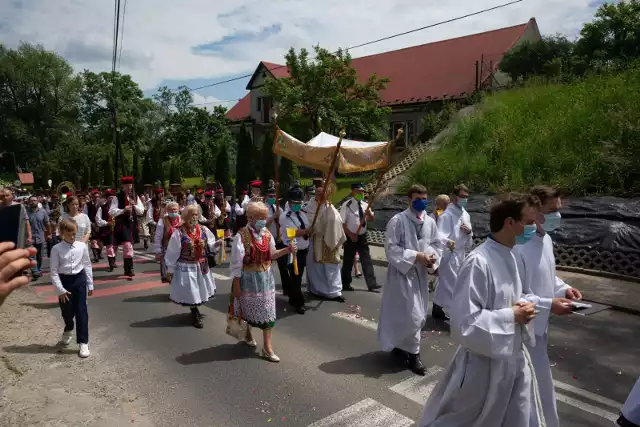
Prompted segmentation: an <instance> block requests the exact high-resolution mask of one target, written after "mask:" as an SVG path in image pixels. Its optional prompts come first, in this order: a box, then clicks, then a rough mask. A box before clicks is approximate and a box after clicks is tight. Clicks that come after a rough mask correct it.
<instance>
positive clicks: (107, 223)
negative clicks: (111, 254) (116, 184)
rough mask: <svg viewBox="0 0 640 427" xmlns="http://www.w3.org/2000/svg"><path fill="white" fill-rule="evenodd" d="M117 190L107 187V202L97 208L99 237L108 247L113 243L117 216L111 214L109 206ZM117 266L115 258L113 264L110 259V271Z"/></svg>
mask: <svg viewBox="0 0 640 427" xmlns="http://www.w3.org/2000/svg"><path fill="white" fill-rule="evenodd" d="M115 195H116V192H115V191H114V190H112V189H107V190H105V192H104V197H105V202H104V203H102V204H101V205H100V206H98V209H97V210H96V216H95V220H96V225H97V226H98V237H99V239H100V242H101V243H102V246H103V247H106V248H108V247H109V246H111V245H113V240H114V239H113V231H114V228H115V225H116V224H115V218H113V217H112V216H111V215H110V214H109V208H110V207H111V202H112V201H113V199H115ZM114 268H115V259H114V260H113V265H112V262H111V260H109V271H113V269H114Z"/></svg>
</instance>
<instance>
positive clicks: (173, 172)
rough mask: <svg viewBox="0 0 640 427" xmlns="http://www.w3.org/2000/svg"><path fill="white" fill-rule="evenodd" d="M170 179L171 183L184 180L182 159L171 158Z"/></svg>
mask: <svg viewBox="0 0 640 427" xmlns="http://www.w3.org/2000/svg"><path fill="white" fill-rule="evenodd" d="M169 181H170V183H171V184H179V183H181V182H182V173H181V170H180V160H179V159H177V158H172V159H170V160H169Z"/></svg>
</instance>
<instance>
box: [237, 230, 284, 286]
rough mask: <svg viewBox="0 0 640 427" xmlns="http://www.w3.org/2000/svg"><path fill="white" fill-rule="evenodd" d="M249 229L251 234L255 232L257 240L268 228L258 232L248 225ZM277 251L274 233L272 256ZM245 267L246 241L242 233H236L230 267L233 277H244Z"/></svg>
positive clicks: (270, 243) (271, 244)
mask: <svg viewBox="0 0 640 427" xmlns="http://www.w3.org/2000/svg"><path fill="white" fill-rule="evenodd" d="M247 230H249V231H250V232H251V234H253V237H254V238H255V239H256V240H261V239H262V236H263V235H264V233H265V231H267V230H266V229H264V228H263V229H262V230H260V232H259V233H258V232H256V231H255V230H254V229H253V228H251V227H250V226H247ZM276 251H277V250H276V240H275V238H274V237H273V235H272V236H271V240H270V241H269V252H270V254H271V257H272V258H273V256H274V255H275V253H276ZM243 267H244V242H243V241H242V235H241V234H240V233H236V235H235V236H233V243H232V244H231V262H230V265H229V269H230V270H231V277H234V278H235V277H238V278H240V277H242V269H243ZM267 271H269V272H270V271H271V267H269V269H268V270H267Z"/></svg>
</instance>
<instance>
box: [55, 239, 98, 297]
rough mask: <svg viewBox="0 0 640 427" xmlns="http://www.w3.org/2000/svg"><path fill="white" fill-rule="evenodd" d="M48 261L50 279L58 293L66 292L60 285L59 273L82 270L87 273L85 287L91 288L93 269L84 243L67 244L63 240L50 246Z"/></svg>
mask: <svg viewBox="0 0 640 427" xmlns="http://www.w3.org/2000/svg"><path fill="white" fill-rule="evenodd" d="M49 263H50V264H49V265H50V267H49V268H50V269H51V281H52V282H53V285H54V286H55V287H56V292H57V293H58V295H63V294H65V293H67V290H66V289H65V288H64V286H62V281H61V280H60V275H61V274H66V275H75V274H79V273H81V272H82V271H83V270H84V272H85V274H86V275H87V289H88V290H90V291H92V290H93V269H92V267H91V260H90V259H89V251H88V249H87V245H86V243H84V242H73V244H69V243H67V242H65V241H64V240H63V241H62V242H60V243H58V244H57V245H55V246H54V247H53V248H51V259H50V261H49Z"/></svg>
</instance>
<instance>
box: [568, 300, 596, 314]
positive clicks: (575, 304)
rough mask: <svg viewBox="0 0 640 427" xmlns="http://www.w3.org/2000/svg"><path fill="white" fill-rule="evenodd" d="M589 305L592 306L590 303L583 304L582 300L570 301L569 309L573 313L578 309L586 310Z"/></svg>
mask: <svg viewBox="0 0 640 427" xmlns="http://www.w3.org/2000/svg"><path fill="white" fill-rule="evenodd" d="M591 307H593V306H592V305H591V304H585V303H583V302H578V301H572V302H571V311H572V312H574V313H575V312H578V311H582V310H586V309H588V308H591Z"/></svg>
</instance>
